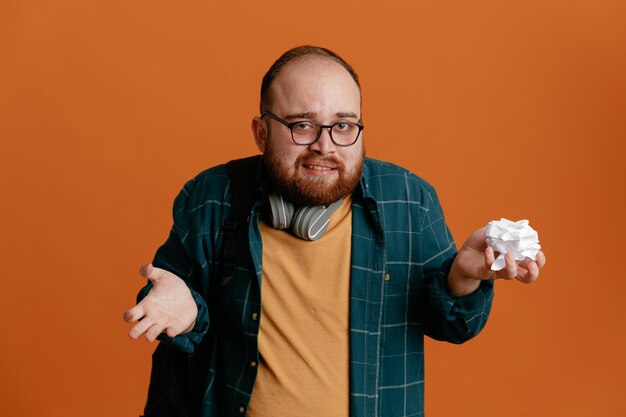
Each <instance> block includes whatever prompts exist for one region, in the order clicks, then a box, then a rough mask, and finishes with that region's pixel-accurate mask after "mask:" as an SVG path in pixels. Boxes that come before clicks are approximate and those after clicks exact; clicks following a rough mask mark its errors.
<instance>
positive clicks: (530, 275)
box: [516, 258, 539, 284]
mask: <svg viewBox="0 0 626 417" xmlns="http://www.w3.org/2000/svg"><path fill="white" fill-rule="evenodd" d="M516 278H517V280H518V281H520V282H523V283H524V284H530V283H533V282H535V281H536V280H537V278H539V266H538V265H537V262H535V261H533V260H531V259H528V258H526V259H525V260H523V261H522V262H520V265H519V267H518V274H517V276H516Z"/></svg>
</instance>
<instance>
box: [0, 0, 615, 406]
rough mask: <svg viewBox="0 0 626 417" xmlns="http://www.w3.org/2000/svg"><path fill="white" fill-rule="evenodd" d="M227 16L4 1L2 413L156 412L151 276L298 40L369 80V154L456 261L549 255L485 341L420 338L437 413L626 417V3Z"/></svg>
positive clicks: (203, 6)
mask: <svg viewBox="0 0 626 417" xmlns="http://www.w3.org/2000/svg"><path fill="white" fill-rule="evenodd" d="M224 3H225V2H216V1H197V0H196V1H184V2H173V1H146V0H130V1H121V0H107V1H104V0H92V1H80V0H61V1H59V0H56V1H54V0H50V1H44V0H32V1H24V0H3V1H2V2H1V4H0V158H1V161H2V163H1V164H0V170H1V173H0V190H1V194H2V204H1V205H0V206H1V207H0V211H1V212H0V222H1V229H0V230H1V232H0V233H1V235H2V237H3V239H2V242H1V243H0V245H1V246H0V256H1V259H2V265H3V266H4V268H3V269H4V273H3V274H2V275H3V276H2V283H3V295H4V297H3V299H2V301H1V302H0V317H1V318H2V343H0V377H1V379H2V381H3V387H2V389H0V415H3V416H40V415H45V416H51V417H56V416H63V417H72V416H84V415H90V416H113V415H115V416H117V415H119V416H126V415H129V416H132V415H138V414H139V413H140V412H141V409H142V406H143V403H144V401H145V392H146V388H147V382H148V376H149V363H150V352H151V351H152V350H153V348H154V346H155V345H150V344H148V343H146V342H145V341H139V342H132V341H131V340H130V339H128V338H127V336H126V333H127V331H128V329H129V327H128V326H127V325H125V324H124V323H123V322H122V320H121V313H122V312H123V311H124V310H125V309H126V308H128V307H129V306H131V305H132V304H133V300H134V296H135V293H136V290H137V289H138V288H139V286H140V285H141V284H142V280H141V279H140V277H139V275H138V274H137V272H136V271H137V268H138V266H139V265H140V264H141V263H144V262H147V261H149V260H150V259H151V257H152V254H153V253H154V250H155V249H156V248H157V246H158V245H159V244H160V243H161V242H162V241H163V240H164V239H165V237H166V235H167V233H168V230H169V227H170V208H171V203H172V200H173V197H174V196H175V195H176V193H177V192H178V189H179V187H180V186H181V185H182V184H183V182H184V181H185V180H187V179H188V178H190V177H192V176H193V175H195V174H196V173H197V172H198V171H200V170H202V169H204V168H205V167H208V166H211V165H214V164H217V163H220V162H224V161H227V160H229V159H232V158H235V157H238V156H243V155H249V154H252V153H255V148H254V146H253V143H252V137H251V134H250V131H249V122H250V119H251V118H252V116H254V115H255V114H256V113H257V111H258V110H257V102H258V89H259V85H260V80H261V77H262V75H263V73H264V72H265V70H266V69H267V68H268V67H269V65H270V64H271V63H272V62H273V60H274V59H275V58H276V57H277V56H278V55H279V54H280V53H281V52H283V51H284V50H286V49H287V48H289V47H292V46H295V45H299V44H303V43H313V44H320V45H324V46H327V47H329V48H331V49H334V50H336V51H337V52H339V53H341V54H342V55H344V56H345V57H346V58H347V59H348V60H349V61H350V62H351V63H352V64H353V65H354V66H355V67H356V68H357V70H358V71H359V73H360V76H361V78H362V81H363V94H364V121H365V123H366V125H367V129H366V131H365V140H366V146H367V150H368V153H369V155H370V156H373V157H377V158H380V159H385V160H390V161H393V162H395V163H398V164H400V165H404V166H406V167H407V168H410V169H412V170H413V171H415V172H416V173H418V174H419V175H421V176H423V177H425V178H426V179H427V180H428V181H430V182H431V183H433V184H434V185H435V186H436V187H437V189H438V191H439V194H440V197H441V200H442V203H443V205H444V209H445V211H446V215H447V218H448V222H449V225H450V227H451V229H452V232H453V233H454V235H455V236H456V238H457V241H458V242H459V243H461V242H462V241H463V240H464V239H465V237H466V236H467V235H468V234H469V232H470V231H471V230H473V229H475V228H477V227H479V226H481V225H483V224H485V223H486V222H487V221H489V220H492V219H497V218H500V217H502V216H505V217H509V218H512V219H520V218H528V219H530V220H531V224H532V225H533V226H535V227H536V228H537V229H538V230H539V232H540V239H541V242H542V244H543V245H544V248H545V250H546V253H547V255H548V266H547V267H546V269H545V270H544V271H543V274H542V277H541V278H540V280H539V281H538V282H537V283H536V284H534V285H532V286H523V285H521V284H519V283H516V282H498V284H497V286H496V287H497V288H496V299H495V303H494V308H493V314H492V317H491V318H490V321H489V323H488V325H487V328H486V329H485V331H484V332H483V333H482V334H481V335H480V336H479V337H478V338H477V339H474V340H472V341H470V342H469V343H467V344H465V345H462V346H452V345H446V344H441V343H435V342H432V341H429V342H428V344H427V352H426V356H427V363H426V367H427V370H426V373H427V382H426V386H427V388H426V392H427V394H426V395H427V398H426V403H427V406H426V408H427V414H428V415H429V416H430V417H436V416H442V417H443V416H445V417H455V416H458V417H467V416H470V417H471V416H481V417H485V416H508V417H517V416H520V417H521V416H531V415H532V416H568V417H582V416H589V415H595V416H603V417H609V416H624V415H626V404H625V400H624V391H625V389H626V363H625V362H626V359H625V357H626V332H625V330H626V328H625V325H624V319H625V318H626V317H625V314H624V308H623V307H622V305H623V293H624V291H626V276H625V274H624V270H623V268H622V267H621V261H622V258H623V257H624V249H625V246H624V243H623V242H624V240H623V236H624V235H625V234H626V227H625V222H624V217H625V216H624V211H625V209H626V207H625V204H624V197H623V193H624V182H625V181H624V179H625V175H624V174H625V172H624V157H625V152H624V147H625V146H624V142H625V141H626V128H625V126H626V122H625V119H626V117H625V116H626V104H625V103H626V53H625V50H626V24H624V22H626V7H625V4H626V3H624V2H623V1H621V0H615V1H592V0H588V1H571V0H570V1H565V0H561V1H559V0H556V1H550V2H546V1H539V0H525V1H522V0H511V1H507V2H503V1H498V0H478V1H472V2H466V1H461V0H449V1H439V2H435V1H423V0H420V1H410V0H403V1H386V2H375V1H369V2H365V3H364V2H362V1H353V0H351V1H344V2H337V1H328V0H321V1H318V2H314V3H297V2H290V1H282V0H281V1H267V2H246V1H233V2H230V3H229V5H225V4H224Z"/></svg>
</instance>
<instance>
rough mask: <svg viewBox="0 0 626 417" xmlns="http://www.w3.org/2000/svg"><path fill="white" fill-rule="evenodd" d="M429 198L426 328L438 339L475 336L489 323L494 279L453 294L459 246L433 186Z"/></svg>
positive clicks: (425, 251) (424, 232)
mask: <svg viewBox="0 0 626 417" xmlns="http://www.w3.org/2000/svg"><path fill="white" fill-rule="evenodd" d="M426 200H427V201H425V204H426V206H427V211H426V219H425V221H424V227H423V229H422V239H423V241H422V253H423V255H424V259H426V262H425V263H424V279H425V282H426V285H427V289H426V290H427V306H426V322H425V325H426V328H425V332H426V334H427V335H428V336H430V337H432V338H433V339H436V340H444V341H448V342H451V343H463V342H465V341H467V340H469V339H471V338H472V337H474V336H476V335H477V334H478V333H479V332H480V331H481V330H482V329H483V327H485V324H486V323H487V318H488V316H489V312H490V310H491V304H492V300H493V280H485V281H482V282H481V284H480V286H479V287H478V289H477V290H476V291H474V292H472V293H471V294H468V295H466V296H463V297H454V296H452V295H451V294H450V292H449V289H448V274H449V272H450V268H451V267H452V263H453V262H454V259H455V257H456V254H457V252H456V247H455V245H454V241H453V240H452V237H451V234H450V231H449V229H448V226H447V225H446V222H445V219H444V216H443V211H442V209H441V205H440V203H439V199H438V198H437V194H436V193H435V191H434V189H431V190H430V192H429V193H428V195H427V197H426Z"/></svg>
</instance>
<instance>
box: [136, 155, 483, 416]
mask: <svg viewBox="0 0 626 417" xmlns="http://www.w3.org/2000/svg"><path fill="white" fill-rule="evenodd" d="M258 172H259V174H258V176H257V179H256V181H257V186H258V188H257V189H258V193H257V199H256V202H255V203H254V206H253V208H252V211H251V213H250V217H249V222H248V227H247V228H243V230H244V231H243V232H242V233H240V235H239V236H238V241H237V242H238V243H237V245H238V247H239V248H245V249H244V250H239V251H238V252H237V257H236V258H237V259H236V262H237V265H236V270H235V274H234V276H233V277H232V278H231V279H229V280H223V279H221V278H219V279H220V281H221V282H219V283H213V284H211V280H212V279H215V278H216V277H219V276H220V274H219V273H218V271H219V270H220V267H221V265H220V261H221V246H222V241H223V235H222V231H221V226H222V224H223V222H224V220H225V219H226V218H228V216H229V213H230V201H231V199H230V180H229V177H228V174H227V171H226V167H225V165H220V166H217V167H214V168H211V169H209V170H207V171H204V172H202V173H201V174H199V175H198V176H197V177H196V178H194V179H193V180H191V181H189V182H188V183H187V184H186V185H185V187H184V188H183V190H182V191H181V193H180V194H179V196H178V197H177V198H176V201H175V203H174V225H173V227H172V230H171V233H170V236H169V238H168V240H167V241H166V242H165V244H164V245H163V246H162V247H161V248H159V250H158V252H157V254H156V256H155V259H154V265H155V266H158V267H161V268H164V269H167V270H169V271H171V272H173V273H175V274H176V275H178V276H180V277H182V278H184V279H185V280H186V281H187V283H188V285H189V286H190V288H191V290H192V294H193V296H194V298H195V300H196V302H197V304H198V308H199V313H198V319H197V322H196V326H195V328H194V329H193V331H192V332H190V333H188V334H185V335H183V336H177V337H175V338H173V339H170V338H167V337H166V336H163V335H162V336H161V337H160V339H161V340H162V341H163V342H165V343H168V344H171V345H173V346H176V347H177V348H179V349H180V350H183V351H186V352H195V354H196V355H208V356H210V363H209V365H208V367H207V370H206V372H203V373H204V374H205V375H203V377H202V384H201V385H202V387H201V389H200V390H199V391H201V395H200V396H199V397H198V398H199V399H198V401H201V402H202V404H201V415H202V416H203V417H208V416H215V417H224V416H241V415H243V414H245V413H246V411H247V406H248V403H249V401H250V396H251V394H252V392H253V388H254V382H255V379H256V375H257V367H255V366H251V363H252V362H253V361H254V362H257V363H258V362H259V360H261V359H260V355H259V351H258V343H257V337H258V333H259V321H260V320H262V317H260V315H261V276H262V274H261V271H262V247H263V244H262V241H261V233H260V230H259V221H260V212H261V206H262V205H263V204H264V202H265V200H266V196H267V193H268V191H269V187H268V181H267V178H266V176H265V173H264V168H263V164H259V171H258ZM352 201H353V203H352V268H351V276H350V280H351V282H350V415H351V416H353V417H366V416H368V417H369V416H381V417H382V416H385V417H391V416H393V417H396V416H398V417H399V416H421V415H423V413H424V335H428V336H430V337H432V338H434V339H437V340H445V341H449V342H452V343H462V342H464V341H466V340H468V339H470V338H471V337H473V336H475V335H476V334H477V333H478V332H479V331H480V330H481V329H482V328H483V327H484V325H485V323H486V321H487V316H488V315H489V310H490V308H491V301H492V298H493V282H492V281H484V282H482V284H481V286H480V288H479V289H478V290H477V291H475V292H474V293H472V294H470V295H468V296H466V297H461V298H454V297H452V296H451V295H450V294H449V293H448V291H447V284H446V282H447V275H448V271H449V269H450V266H451V264H452V260H453V259H454V256H455V255H456V248H455V245H454V241H453V240H452V237H451V235H450V232H449V230H448V227H447V225H446V223H445V220H444V217H443V213H442V210H441V207H440V205H439V201H438V199H437V195H436V193H435V190H434V189H433V188H432V187H431V186H430V185H429V184H428V183H426V182H425V181H424V180H422V179H421V178H419V177H417V176H416V175H414V174H412V173H410V172H408V171H406V170H405V169H403V168H400V167H398V166H395V165H392V164H389V163H385V162H381V161H376V160H373V159H369V158H366V160H365V164H364V168H363V175H362V177H361V180H360V182H359V184H358V186H357V188H356V189H355V191H354V193H353V197H352ZM246 229H247V230H246ZM246 240H247V242H246ZM246 249H247V250H246ZM217 284H219V285H217ZM212 288H216V289H212ZM149 289H150V285H147V286H146V287H145V288H144V289H143V290H142V291H141V292H140V295H139V298H141V297H143V295H145V294H146V293H147V291H148V290H149ZM215 293H217V294H215ZM207 332H209V333H211V332H213V333H214V334H216V335H217V337H215V338H214V339H213V340H214V341H213V342H211V343H210V344H207V343H203V339H206V338H207V336H206V334H207ZM209 350H211V352H208V351H209ZM451 372H453V371H452V370H451ZM198 388H199V387H195V389H198Z"/></svg>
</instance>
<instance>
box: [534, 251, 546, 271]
mask: <svg viewBox="0 0 626 417" xmlns="http://www.w3.org/2000/svg"><path fill="white" fill-rule="evenodd" d="M535 262H537V266H538V267H539V269H541V268H543V267H544V266H545V265H546V255H545V254H544V253H543V251H539V252H537V256H535Z"/></svg>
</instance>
